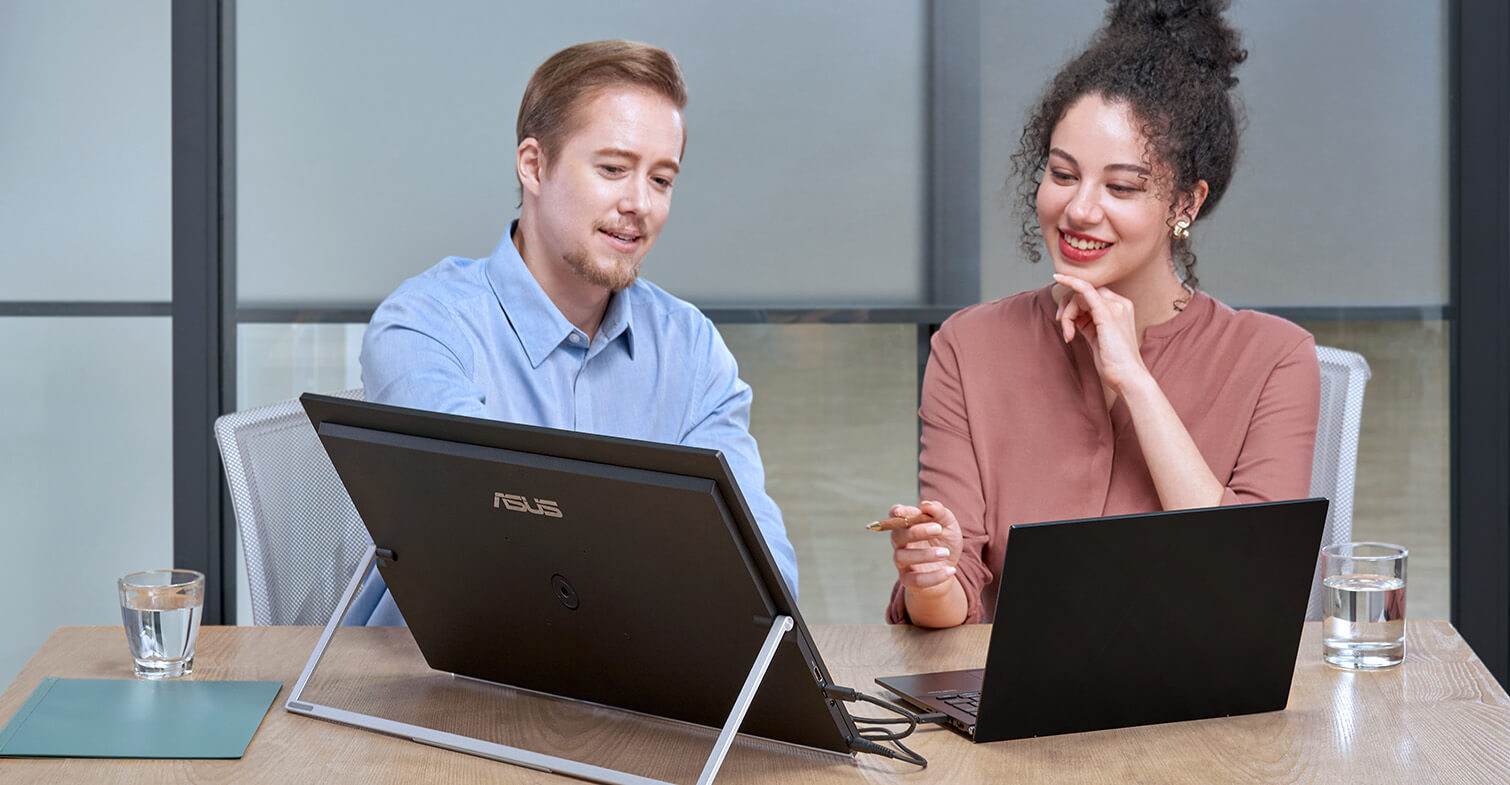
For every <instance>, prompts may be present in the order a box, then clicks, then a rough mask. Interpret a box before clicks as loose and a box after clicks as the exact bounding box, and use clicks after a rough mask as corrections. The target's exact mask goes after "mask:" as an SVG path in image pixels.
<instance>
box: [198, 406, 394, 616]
mask: <svg viewBox="0 0 1510 785" xmlns="http://www.w3.org/2000/svg"><path fill="white" fill-rule="evenodd" d="M335 395H336V396H338V397H341V398H353V399H356V400H362V390H361V388H357V389H354V390H346V391H344V392H339V393H335ZM215 440H216V441H217V442H219V444H220V458H221V461H222V463H223V464H224V465H225V476H226V480H227V481H228V482H229V484H230V488H231V504H232V506H233V507H234V508H235V510H236V526H237V528H238V529H239V530H240V532H241V547H242V551H243V553H244V554H245V557H246V575H247V582H248V584H249V585H250V588H251V593H252V623H254V624H259V625H261V624H324V623H325V622H326V621H328V620H329V619H330V614H331V612H332V611H334V610H335V607H336V601H337V600H338V599H339V597H340V595H341V594H342V592H344V591H345V589H346V582H347V581H348V580H349V579H350V578H351V573H352V572H353V571H354V570H356V568H357V562H358V561H360V560H361V557H362V556H363V554H364V553H365V552H366V549H367V546H368V545H369V544H370V543H371V542H372V540H371V538H370V537H369V536H368V534H367V529H366V528H365V527H363V526H362V519H361V518H360V517H358V516H357V511H356V508H355V507H353V506H352V504H351V498H350V497H349V496H347V495H346V487H345V486H344V485H342V484H341V479H340V477H338V476H337V475H336V470H335V468H334V467H332V466H331V465H330V458H328V457H326V455H325V449H324V447H322V446H321V445H320V439H319V437H317V436H316V435H315V431H314V429H313V428H311V427H310V425H309V419H308V418H307V417H306V416H305V415H304V409H303V407H301V406H300V405H299V402H298V401H297V400H293V401H284V402H282V403H276V404H273V405H271V406H263V407H260V408H257V409H248V410H247V411H242V412H235V413H233V414H227V415H223V416H221V417H220V418H218V419H216V420H215Z"/></svg>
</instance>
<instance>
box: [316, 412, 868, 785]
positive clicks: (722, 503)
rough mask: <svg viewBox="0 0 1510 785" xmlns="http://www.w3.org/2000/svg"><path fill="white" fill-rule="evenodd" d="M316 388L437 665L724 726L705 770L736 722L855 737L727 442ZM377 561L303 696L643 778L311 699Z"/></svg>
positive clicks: (380, 549) (805, 738) (380, 552)
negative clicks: (475, 413) (830, 693)
mask: <svg viewBox="0 0 1510 785" xmlns="http://www.w3.org/2000/svg"><path fill="white" fill-rule="evenodd" d="M300 400H301V402H302V403H303V405H304V409H305V411H306V412H307V413H308V415H309V420H310V423H311V424H312V425H313V426H314V428H315V431H316V433H318V435H319V437H320V440H321V442H322V443H323V444H324V446H325V450H326V452H327V453H328V454H329V455H330V460H331V463H332V464H333V465H334V466H335V469H336V471H337V473H338V474H339V475H340V477H341V480H342V482H344V483H345V485H346V488H347V491H348V492H349V493H350V495H351V500H352V502H353V503H354V504H355V506H356V509H357V512H358V513H360V515H361V517H362V521H363V523H364V524H365V525H366V527H367V530H368V532H369V533H370V534H371V535H372V540H373V544H374V556H373V557H369V559H368V563H369V564H370V563H371V562H373V561H374V560H375V561H376V563H377V564H378V569H379V570H380V572H381V573H382V577H383V579H384V581H386V583H387V585H388V589H389V591H391V592H392V594H393V599H394V601H395V603H396V604H397V605H398V607H399V610H400V611H401V612H402V613H403V615H404V618H405V620H406V621H407V622H408V624H409V628H410V631H411V633H412V634H413V636H414V641H415V643H416V644H417V645H418V647H419V650H420V651H421V653H423V655H424V657H425V660H426V662H427V663H428V664H429V666H430V667H431V668H434V669H435V670H438V671H443V672H448V673H452V674H456V675H461V676H467V677H470V678H473V679H479V680H483V681H488V682H495V683H498V684H504V685H510V686H513V687H519V688H523V689H527V690H533V691H536V692H543V693H549V694H552V695H557V696H561V697H564V698H570V699H575V700H580V701H587V702H591V703H594V704H600V705H605V706H610V707H616V708H621V709H627V710H629V711H634V712H640V713H644V714H650V715H655V716H658V717H664V718H667V719H671V720H678V721H682V722H687V723H693V724H696V725H701V726H705V727H708V728H713V729H722V731H723V732H722V734H721V735H720V737H719V740H718V742H717V743H716V744H715V750H714V756H710V758H709V762H708V767H707V768H705V769H704V779H703V780H700V781H707V780H711V778H712V774H713V773H714V772H716V770H717V766H718V763H719V762H721V760H722V756H723V754H724V753H725V752H726V751H727V747H728V743H729V742H731V741H732V739H733V734H734V732H735V730H736V729H737V730H738V732H740V733H745V734H749V735H752V736H758V737H762V738H765V739H770V740H774V741H779V742H785V743H789V744H795V745H800V746H802V747H805V748H811V749H815V750H821V751H825V752H830V753H837V754H842V755H846V756H848V755H851V754H852V752H851V750H852V747H853V744H852V743H853V742H854V740H855V738H856V735H857V733H856V729H855V726H854V724H853V722H852V721H851V720H850V718H849V715H848V714H847V713H845V711H844V710H843V708H842V706H839V705H836V703H835V702H834V701H830V700H828V699H827V698H826V696H825V694H824V689H825V687H827V686H829V685H831V683H832V682H831V679H830V676H829V673H828V670H827V668H826V667H825V666H824V664H823V661H822V660H821V659H820V658H819V656H818V651H817V647H816V646H815V645H814V644H813V640H812V637H811V636H810V635H809V633H808V630H807V627H806V626H805V625H804V624H803V621H802V616H801V614H800V613H798V610H797V604H796V602H795V601H794V600H793V597H792V594H791V592H790V591H789V590H788V587H787V585H786V582H785V581H784V580H783V579H782V576H781V574H780V572H779V571H778V570H777V568H776V566H775V563H774V562H773V560H772V559H771V554H770V552H769V550H768V549H767V547H766V543H765V540H764V538H763V537H762V536H761V533H760V529H759V527H758V526H757V525H756V523H755V521H754V518H753V516H752V515H751V513H750V510H749V507H748V506H747V505H746V504H745V500H744V497H743V496H742V495H741V494H740V491H739V488H738V486H737V485H736V483H735V481H734V477H733V474H732V473H731V472H730V470H729V465H728V463H727V462H726V461H725V460H724V458H723V456H722V454H720V453H719V452H717V451H716V450H707V449H699V448H694V447H682V446H675V445H664V444H654V443H649V442H640V441H633V440H628V439H620V438H612V437H607V436H597V435H591V434H585V433H577V432H572V431H561V430H556V429H550V428H540V427H533V426H526V425H517V424H512V423H504V422H498V421H493V420H482V419H475V418H470V417H459V416H454V415H446V414H436V413H432V412H422V411H416V410H411V409H403V408H398V407H393V406H385V405H380V404H375V403H365V402H360V401H351V400H345V399H339V398H331V397H328V396H321V395H312V394H306V395H304V396H303V397H302V398H301V399H300ZM366 570H367V567H366V566H365V565H364V566H363V567H362V568H361V569H359V570H358V573H357V575H354V576H353V577H352V580H351V584H350V588H349V589H348V592H347V595H346V598H345V600H344V601H343V602H342V603H341V607H340V608H338V609H337V611H336V613H335V615H334V617H333V618H332V619H331V623H330V625H328V626H327V628H326V632H325V637H324V638H322V640H321V643H320V645H319V647H317V649H316V652H315V655H314V656H313V657H311V660H310V664H309V666H308V667H307V668H306V669H305V673H304V675H303V676H302V677H301V679H300V682H299V684H298V685H296V688H295V690H294V692H293V695H292V697H291V698H290V699H289V701H288V704H287V705H288V707H289V710H290V711H295V712H299V713H304V714H309V715H311V716H317V717H322V718H324V719H331V720H336V721H339V722H345V723H348V724H355V725H360V726H362V727H367V728H370V729H374V730H379V731H383V732H389V733H395V732H396V733H399V735H406V736H409V737H411V738H414V739H415V740H416V741H422V742H427V743H433V744H438V745H439V746H445V747H450V748H453V749H461V750H462V751H466V752H472V753H475V754H479V755H484V756H487V757H493V758H496V759H499V760H505V761H508V762H512V763H520V764H522V765H528V766H533V767H535V768H545V769H548V770H552V771H558V772H560V773H564V774H570V775H573V776H580V777H585V778H588V779H595V780H600V781H605V782H646V781H647V780H645V779H644V778H640V777H634V776H633V775H626V774H624V773H623V772H618V771H616V770H612V769H603V768H599V767H593V766H588V765H585V764H579V763H575V762H573V761H568V760H565V759H561V758H552V757H550V756H542V755H540V754H538V753H534V752H530V751H528V750H520V749H516V748H511V747H501V746H500V745H496V744H491V743H488V742H483V741H481V740H476V739H469V738H468V737H459V736H453V735H452V734H445V733H441V732H439V731H430V730H429V729H424V728H418V727H416V726H403V727H402V728H400V729H399V730H395V729H394V727H392V726H393V725H394V724H395V723H391V722H390V721H388V720H384V719H382V718H376V717H368V716H366V715H352V713H351V712H345V711H342V710H340V709H335V708H333V707H327V706H320V705H317V704H313V703H310V702H308V701H304V700H302V699H300V695H301V692H302V689H303V686H304V684H305V682H306V681H307V680H308V677H309V675H310V673H311V672H312V671H313V669H314V666H315V665H316V663H317V662H318V659H319V656H320V654H321V652H322V651H323V648H324V647H325V646H326V645H327V644H328V640H329V637H330V636H331V635H332V634H333V632H334V629H335V627H336V625H337V623H338V622H339V619H340V617H341V616H342V615H343V613H344V610H345V608H346V607H347V606H348V605H349V604H350V601H351V597H352V596H354V594H355V593H356V590H357V588H358V586H359V585H360V582H361V579H362V577H363V574H364V573H365V572H366ZM521 642H527V643H521ZM762 666H764V667H762ZM762 672H763V673H762ZM741 704H742V705H741ZM731 707H733V708H732V709H731ZM739 715H742V721H741V717H740V716H739ZM416 731H425V732H424V733H416ZM715 757H716V758H717V760H715V759H714V758H715Z"/></svg>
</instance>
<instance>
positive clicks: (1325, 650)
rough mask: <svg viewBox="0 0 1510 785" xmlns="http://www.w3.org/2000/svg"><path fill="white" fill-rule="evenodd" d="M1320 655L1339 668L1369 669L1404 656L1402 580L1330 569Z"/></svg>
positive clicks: (1394, 662) (1396, 660)
mask: <svg viewBox="0 0 1510 785" xmlns="http://www.w3.org/2000/svg"><path fill="white" fill-rule="evenodd" d="M1322 585H1323V586H1324V587H1325V588H1326V606H1325V611H1324V612H1323V618H1322V622H1321V625H1322V627H1321V629H1322V633H1321V634H1322V642H1321V645H1322V656H1323V657H1324V658H1325V659H1326V661H1327V662H1329V663H1331V664H1333V665H1336V666H1338V667H1340V668H1350V669H1358V670H1364V669H1370V668H1386V667H1389V666H1391V665H1398V664H1399V663H1400V662H1401V661H1402V660H1404V659H1405V581H1404V580H1401V579H1400V578H1395V577H1392V576H1388V575H1356V574H1349V575H1329V576H1327V578H1326V579H1325V580H1324V581H1322Z"/></svg>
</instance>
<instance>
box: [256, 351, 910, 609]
mask: <svg viewBox="0 0 1510 785" xmlns="http://www.w3.org/2000/svg"><path fill="white" fill-rule="evenodd" d="M364 328H365V326H364V325H360V324H354V325H332V324H325V325H288V324H255V325H243V326H242V327H241V328H240V338H239V340H238V343H237V346H238V360H239V362H238V366H237V367H238V382H237V389H238V393H237V394H238V401H240V402H241V403H240V406H239V408H242V409H246V408H251V407H253V406H262V405H266V404H269V403H274V402H277V401H281V400H287V399H289V398H293V397H296V396H298V395H299V394H300V393H301V392H304V391H306V390H313V391H324V392H330V391H335V390H341V389H346V388H349V387H357V386H360V384H361V375H360V374H361V371H360V366H359V364H358V362H357V353H358V352H359V351H360V348H361V337H362V331H363V329H364ZM719 329H720V331H721V332H722V333H723V336H724V340H725V342H727V344H728V346H729V349H730V351H732V352H733V353H734V356H735V359H736V360H737V361H738V362H739V371H740V376H741V377H742V378H744V380H745V381H746V382H748V383H749V384H750V386H751V387H752V388H753V389H754V391H755V402H754V406H753V410H752V412H751V425H750V430H751V432H752V433H753V434H754V435H755V438H756V440H757V441H759V443H760V452H761V457H762V459H763V462H764V464H765V468H766V487H767V490H768V491H769V492H770V494H771V496H772V498H774V499H775V500H776V503H777V504H778V505H780V506H781V509H782V514H783V516H784V517H785V520H786V524H787V530H788V533H789V535H790V536H791V539H792V544H793V546H794V547H796V549H797V561H798V566H799V569H800V570H801V572H802V612H803V616H804V618H806V619H807V621H808V622H810V623H813V624H875V623H879V622H880V621H882V620H883V618H884V611H885V605H886V600H887V599H888V597H889V593H890V591H891V584H892V581H893V580H894V578H895V571H894V570H893V568H892V566H891V551H890V547H891V546H890V540H889V539H888V538H886V537H885V536H882V535H876V534H875V533H873V532H868V531H865V529H864V528H863V527H864V525H865V524H866V523H868V522H870V521H873V520H875V519H876V518H877V517H879V516H881V515H882V514H883V513H884V512H885V510H886V508H887V507H888V506H890V505H891V504H894V503H898V502H909V503H910V502H915V501H916V500H917V390H918V388H917V378H918V377H917V374H918V368H917V342H918V338H917V336H918V332H917V327H915V326H913V325H910V324H909V325H834V324H793V325H774V324H726V325H722V326H720V328H719ZM241 569H244V567H242V568H241ZM242 585H243V587H244V586H245V581H243V582H242ZM244 591H245V590H244V589H243V597H242V599H241V604H240V605H239V606H238V607H242V608H250V607H251V605H250V599H249V598H247V597H246V596H245V594H244ZM242 621H243V623H250V616H249V615H247V614H243V615H242Z"/></svg>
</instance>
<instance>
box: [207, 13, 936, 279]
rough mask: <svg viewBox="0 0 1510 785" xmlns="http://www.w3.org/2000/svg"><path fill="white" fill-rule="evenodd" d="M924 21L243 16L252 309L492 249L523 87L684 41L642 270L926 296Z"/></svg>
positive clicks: (240, 265) (501, 226)
mask: <svg viewBox="0 0 1510 785" xmlns="http://www.w3.org/2000/svg"><path fill="white" fill-rule="evenodd" d="M924 6H925V3H923V2H921V0H884V1H878V0H845V1H844V2H826V3H806V2H799V0H778V1H777V2H769V3H744V4H729V3H716V4H707V3H703V2H696V1H695V0H653V1H651V2H641V3H634V4H624V3H617V2H607V1H606V0H596V1H595V2H587V3H577V4H572V5H570V6H561V5H551V4H517V3H515V4H503V3H495V2H491V1H490V0H458V1H457V2H451V3H447V4H446V11H445V12H444V13H438V12H436V11H435V10H434V9H432V8H429V7H421V6H418V5H415V4H412V3H400V2H377V3H373V2H359V0H344V1H342V2H327V3H314V4H311V3H303V2H294V1H293V0H276V1H275V0H267V1H265V2H257V3H241V4H238V5H237V19H236V24H237V36H238V40H237V101H238V111H237V123H238V126H237V161H238V163H237V198H236V201H237V210H238V224H237V242H238V251H237V275H238V296H239V297H240V299H241V301H242V302H247V303H251V302H285V303H286V302H330V301H338V302H353V301H354V302H373V303H375V302H376V301H377V300H379V299H381V298H382V297H384V296H385V295H387V294H388V293H389V292H391V291H392V290H393V289H394V287H396V286H397V285H398V284H399V282H400V281H402V280H404V279H405V278H408V277H409V276H412V275H415V274H417V273H419V272H420V271H422V270H424V269H426V268H428V267H430V266H431V265H433V264H434V263H435V262H437V261H439V260H440V259H441V258H443V257H445V256H448V255H457V256H467V257H478V256H485V255H487V254H489V253H490V252H491V251H492V250H493V248H494V246H495V245H496V244H497V243H498V241H499V238H500V237H502V236H503V233H504V231H505V230H506V228H507V225H508V221H509V220H510V218H511V217H512V216H514V215H515V214H516V207H515V206H516V204H517V196H516V182H515V176H514V149H515V138H514V130H513V129H514V125H515V119H516V115H517V113H518V108H519V98H520V96H521V94H522V93H523V90H524V86H525V83H526V82H527V81H528V79H529V76H530V74H531V73H532V72H533V70H534V68H535V67H536V66H537V65H538V64H539V63H540V62H541V61H542V60H544V59H545V58H546V57H547V56H549V55H550V54H552V53H553V52H555V51H557V50H558V49H561V48H563V47H565V46H567V45H570V44H573V43H578V42H581V41H588V40H593V39H598V38H611V37H622V38H631V39H635V40H641V41H648V42H652V43H656V44H658V45H661V46H665V47H666V48H668V49H670V50H671V51H672V52H673V53H674V54H676V55H677V57H678V58H679V59H680V60H681V63H682V66H683V68H684V70H685V72H686V75H687V80H688V86H689V91H690V94H691V99H690V103H689V105H688V107H687V124H688V129H689V137H688V138H689V141H688V146H687V152H686V156H685V158H684V163H685V166H684V168H683V173H682V175H681V176H680V177H678V179H677V182H676V200H675V205H674V209H673V211H672V220H671V222H670V223H669V224H668V226H667V230H666V232H665V233H664V234H663V235H662V236H661V238H660V240H659V241H658V242H657V244H656V247H655V249H654V250H653V251H652V253H651V255H650V256H649V257H648V259H647V261H646V264H645V268H644V273H645V276H646V277H647V278H649V279H650V280H652V281H655V282H656V283H657V284H660V285H661V286H663V287H664V288H666V289H668V290H669V291H672V292H674V293H676V294H678V295H679V296H681V297H684V298H687V299H691V300H694V301H697V302H699V303H703V304H709V303H761V304H773V303H783V302H813V301H822V302H827V303H913V302H920V301H921V299H922V294H921V293H922V281H923V274H922V268H921V262H920V259H921V253H922V247H923V230H922V221H923V211H924V204H923V192H924V182H925V180H924V178H925V174H924V149H923V129H924V116H923V112H924V92H923V90H924V84H923V81H924V75H925V73H926V69H925V60H924V57H925V47H924V41H925V38H926V28H925V25H924V19H925V13H924Z"/></svg>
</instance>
